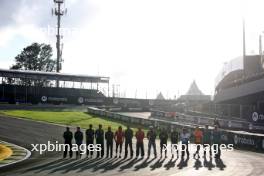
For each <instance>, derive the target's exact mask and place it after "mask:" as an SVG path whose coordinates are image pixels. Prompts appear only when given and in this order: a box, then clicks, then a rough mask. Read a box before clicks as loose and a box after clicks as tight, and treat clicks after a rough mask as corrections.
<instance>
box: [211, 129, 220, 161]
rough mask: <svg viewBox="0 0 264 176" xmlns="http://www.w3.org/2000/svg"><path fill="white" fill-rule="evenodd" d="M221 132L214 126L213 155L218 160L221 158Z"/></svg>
mask: <svg viewBox="0 0 264 176" xmlns="http://www.w3.org/2000/svg"><path fill="white" fill-rule="evenodd" d="M220 145H221V132H220V131H219V129H218V126H215V129H214V131H213V146H214V153H215V158H217V159H219V158H220V156H221V150H220Z"/></svg>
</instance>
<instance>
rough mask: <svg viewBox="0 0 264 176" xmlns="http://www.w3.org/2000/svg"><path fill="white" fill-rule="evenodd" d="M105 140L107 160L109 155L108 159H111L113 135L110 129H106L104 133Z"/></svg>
mask: <svg viewBox="0 0 264 176" xmlns="http://www.w3.org/2000/svg"><path fill="white" fill-rule="evenodd" d="M105 140H106V157H107V158H108V156H109V153H110V158H112V157H113V142H114V133H113V132H112V130H111V127H108V131H107V132H106V133H105Z"/></svg>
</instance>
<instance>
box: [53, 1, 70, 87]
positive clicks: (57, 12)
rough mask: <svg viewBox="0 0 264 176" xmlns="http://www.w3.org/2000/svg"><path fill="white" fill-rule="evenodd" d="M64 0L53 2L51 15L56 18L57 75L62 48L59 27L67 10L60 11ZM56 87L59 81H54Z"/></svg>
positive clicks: (59, 68)
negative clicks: (53, 6)
mask: <svg viewBox="0 0 264 176" xmlns="http://www.w3.org/2000/svg"><path fill="white" fill-rule="evenodd" d="M63 3H64V0H54V4H55V8H54V9H52V15H53V14H55V16H57V34H56V39H57V42H56V49H57V62H56V66H57V67H56V72H57V73H59V72H60V70H61V68H62V66H61V62H62V49H61V48H62V46H61V43H60V42H61V38H62V35H61V34H60V27H61V16H63V15H64V14H66V13H67V9H62V4H63ZM56 87H59V81H58V80H57V81H56Z"/></svg>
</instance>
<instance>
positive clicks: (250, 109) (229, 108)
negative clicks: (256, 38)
mask: <svg viewBox="0 0 264 176" xmlns="http://www.w3.org/2000/svg"><path fill="white" fill-rule="evenodd" d="M262 62H263V60H262V56H261V55H251V56H245V57H244V58H243V57H238V58H235V59H233V60H231V61H230V62H229V63H226V64H225V66H224V68H223V69H222V71H221V72H220V73H219V75H218V77H217V79H216V86H215V96H214V103H216V104H215V105H214V106H218V108H217V109H218V111H221V112H222V114H226V115H230V114H231V113H232V115H233V116H235V117H239V118H242V119H248V120H251V121H252V120H253V119H254V120H253V122H255V123H257V122H261V121H262V122H264V119H262V116H263V113H264V86H263V85H264V69H263V67H262V66H263V64H262ZM256 114H257V116H256ZM253 116H254V118H253Z"/></svg>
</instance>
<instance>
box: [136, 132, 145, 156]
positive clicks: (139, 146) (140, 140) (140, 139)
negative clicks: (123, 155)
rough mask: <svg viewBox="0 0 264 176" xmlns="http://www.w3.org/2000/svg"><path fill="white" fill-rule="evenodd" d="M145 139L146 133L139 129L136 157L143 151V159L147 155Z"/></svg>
mask: <svg viewBox="0 0 264 176" xmlns="http://www.w3.org/2000/svg"><path fill="white" fill-rule="evenodd" d="M144 137H145V133H144V131H142V129H141V128H140V127H139V128H138V131H137V132H136V139H137V144H136V148H137V149H136V157H138V155H139V150H141V157H142V158H143V157H144V155H145V152H144V142H143V140H144Z"/></svg>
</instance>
